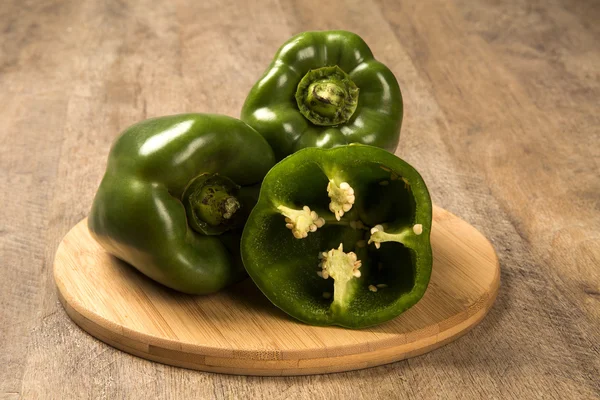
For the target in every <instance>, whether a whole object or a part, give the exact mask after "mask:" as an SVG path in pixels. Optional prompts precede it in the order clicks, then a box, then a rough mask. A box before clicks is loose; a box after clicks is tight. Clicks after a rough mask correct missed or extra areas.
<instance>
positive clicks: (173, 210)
mask: <svg viewBox="0 0 600 400" xmlns="http://www.w3.org/2000/svg"><path fill="white" fill-rule="evenodd" d="M274 163H275V159H274V155H273V152H272V150H271V148H270V147H269V145H268V143H267V142H266V141H265V139H264V138H263V137H262V136H261V135H259V134H258V133H257V132H256V131H255V130H254V129H252V128H251V127H249V126H248V125H246V124H245V123H243V122H242V121H239V120H237V119H234V118H231V117H226V116H222V115H210V114H184V115H174V116H168V117H162V118H156V119H151V120H147V121H143V122H140V123H138V124H136V125H133V126H131V127H130V128H128V129H127V130H125V131H124V132H123V133H122V134H121V136H120V137H119V138H118V139H117V140H116V142H115V143H114V145H113V147H112V149H111V151H110V155H109V158H108V166H107V168H106V174H105V175H104V178H103V180H102V183H101V184H100V187H99V189H98V192H97V194H96V197H95V199H94V203H93V205H92V210H91V212H90V215H89V219H88V226H89V230H90V232H91V233H92V235H93V236H94V238H95V239H96V240H97V241H98V242H99V243H100V244H101V245H102V246H103V247H104V248H105V249H106V250H107V251H108V252H109V253H110V254H113V255H114V256H116V257H118V258H120V259H122V260H124V261H126V262H128V263H129V264H131V265H133V266H134V267H135V268H137V269H138V270H139V271H140V272H142V273H143V274H145V275H147V276H148V277H150V278H152V279H154V280H155V281H157V282H160V283H162V284H163V285H166V286H168V287H170V288H173V289H175V290H179V291H181V292H186V293H193V294H205V293H211V292H215V291H217V290H219V289H221V288H223V287H225V286H227V285H228V284H230V283H233V282H235V281H237V280H239V279H241V278H242V277H243V276H244V275H245V273H244V268H243V266H242V263H241V258H240V255H239V240H240V236H241V231H242V227H243V224H244V222H245V220H246V218H247V216H248V214H249V212H250V209H251V208H252V207H253V206H254V204H255V203H256V199H257V197H258V189H259V186H258V185H256V184H259V183H260V181H261V180H262V178H263V177H264V176H265V174H266V173H267V171H268V170H269V168H271V167H272V166H273V164H274ZM252 185H255V186H252Z"/></svg>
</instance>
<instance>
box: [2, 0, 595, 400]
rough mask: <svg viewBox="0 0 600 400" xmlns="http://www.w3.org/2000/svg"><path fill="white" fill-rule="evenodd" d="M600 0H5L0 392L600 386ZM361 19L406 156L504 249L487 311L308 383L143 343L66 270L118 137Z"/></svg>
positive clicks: (488, 393) (475, 390) (444, 392)
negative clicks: (375, 360) (184, 362)
mask: <svg viewBox="0 0 600 400" xmlns="http://www.w3.org/2000/svg"><path fill="white" fill-rule="evenodd" d="M599 20H600V4H599V3H598V1H597V0H579V1H568V0H551V1H525V0H499V1H491V0H483V1H478V2H473V1H466V0H451V1H442V0H431V1H418V0H406V1H402V2H398V1H392V0H361V1H355V0H348V1H335V0H332V1H329V2H323V1H317V0H305V1H302V2H295V1H291V0H268V1H264V2H260V3H259V2H255V1H249V2H242V1H234V0H224V1H216V0H208V1H201V2H200V1H189V0H175V1H149V0H139V1H136V2H128V1H124V0H107V1H102V2H99V1H98V2H95V1H75V0H26V1H22V0H6V1H4V2H3V3H2V7H0V32H1V33H0V397H6V398H10V399H12V398H27V399H28V398H59V399H67V398H95V399H109V398H110V399H118V398H139V399H148V398H157V399H166V398H207V399H214V398H256V399H259V398H267V399H269V400H273V399H325V398H327V399H331V398H352V399H370V400H371V399H374V398H407V399H416V398H427V399H435V398H442V399H463V398H486V399H500V398H501V399H539V398H544V399H552V398H556V399H563V398H572V399H594V398H600V380H599V379H598V376H600V295H599V293H600V269H599V268H598V265H600V202H599V200H598V199H599V198H600V179H598V176H600V165H599V164H600V146H599V145H598V143H599V141H600V114H599V113H598V99H599V98H600V76H599V70H598V67H597V66H598V65H600V48H599V47H598V43H599V42H600V25H599V24H598V23H597V21H599ZM310 29H348V30H352V31H355V32H356V33H358V34H360V35H361V36H362V37H363V38H364V39H365V40H366V41H367V43H369V45H370V47H371V48H372V50H373V52H374V54H375V55H376V57H377V58H378V59H380V60H381V61H382V62H384V63H385V64H386V65H388V66H389V67H390V68H391V70H392V71H393V72H394V74H395V75H396V76H397V77H398V80H399V83H400V87H401V88H402V93H403V96H404V101H405V117H404V122H403V127H402V137H401V139H400V146H399V148H398V150H397V152H396V154H398V155H400V156H401V157H403V158H405V159H406V160H407V161H409V162H410V163H411V164H412V165H414V166H415V167H416V168H417V169H418V170H419V172H420V173H421V174H422V175H423V177H424V179H425V181H426V182H427V184H428V187H429V189H430V192H431V194H432V197H433V198H434V201H435V203H436V204H438V205H439V206H441V207H443V208H445V209H447V210H449V211H451V212H452V213H454V214H456V215H458V216H459V217H461V218H462V219H464V220H465V221H467V222H469V223H470V224H472V225H473V226H475V227H476V228H477V229H479V230H480V231H481V232H482V233H483V234H484V235H485V236H486V237H487V238H489V239H490V241H491V242H492V244H493V245H494V247H495V249H496V252H497V254H498V258H499V260H500V265H501V267H502V276H501V281H502V287H501V289H500V292H499V294H498V298H497V300H496V302H495V304H494V306H493V307H492V309H491V310H490V313H489V314H488V316H487V317H486V319H485V320H484V321H483V322H482V323H481V324H480V325H479V326H478V327H476V328H475V329H473V330H472V331H471V332H470V333H468V334H467V335H465V336H464V337H463V338H461V339H459V340H457V341H455V342H453V343H452V344H449V345H447V346H444V347H442V348H440V349H438V350H436V351H435V352H431V353H428V354H425V355H423V356H420V357H416V358H412V359H409V360H405V361H401V362H398V363H394V364H391V365H386V366H381V367H377V368H370V369H365V370H362V371H356V372H348V373H342V374H335V375H327V376H324V377H323V376H319V375H315V376H308V377H285V378H281V377H280V378H269V377H242V376H228V375H219V374H210V373H202V372H197V371H190V370H186V369H180V368H176V367H169V366H165V365H162V364H156V363H152V362H148V361H145V360H142V359H139V358H137V357H131V356H129V355H127V354H124V353H123V352H121V351H117V350H114V349H113V348H112V347H110V346H107V345H105V344H104V343H102V342H100V341H98V340H95V339H93V338H91V337H90V336H89V335H87V334H86V333H84V332H82V331H81V329H79V328H78V327H77V326H75V325H74V324H73V323H72V322H71V321H70V320H69V318H68V316H67V315H66V313H65V312H64V311H63V308H62V307H61V305H60V303H59V301H58V296H57V293H56V290H55V285H54V280H53V277H52V268H51V266H52V260H53V257H54V254H55V252H56V249H57V247H58V245H59V243H60V241H61V239H62V238H63V237H64V236H65V234H66V233H67V232H68V231H69V230H70V229H71V228H72V227H73V226H74V225H75V224H76V223H77V222H78V221H80V220H81V219H82V218H84V217H85V216H86V215H87V214H88V212H89V208H90V204H91V201H92V198H93V195H94V193H95V191H96V189H97V187H98V184H99V182H100V179H101V177H102V174H103V173H104V168H105V165H106V156H107V154H108V150H109V148H110V144H111V142H112V140H113V139H114V138H115V136H116V135H117V134H118V132H119V131H121V130H122V129H124V128H125V127H127V126H128V125H130V124H133V123H135V122H137V121H139V120H141V119H144V118H146V117H152V116H158V115H164V114H169V113H178V112H188V111H190V112H192V111H201V112H220V113H225V114H229V115H232V116H237V115H239V110H240V108H241V106H242V103H243V101H244V97H245V94H246V93H247V91H248V90H249V89H250V87H251V86H252V85H253V83H254V82H255V81H256V79H258V78H259V76H260V75H261V73H262V72H263V71H264V69H265V68H266V65H267V64H268V63H269V61H270V59H271V57H272V55H273V54H274V52H275V51H276V49H277V47H278V46H279V45H280V44H281V43H283V42H284V41H285V40H286V39H287V38H288V37H289V36H291V35H292V34H294V33H297V32H300V31H303V30H310Z"/></svg>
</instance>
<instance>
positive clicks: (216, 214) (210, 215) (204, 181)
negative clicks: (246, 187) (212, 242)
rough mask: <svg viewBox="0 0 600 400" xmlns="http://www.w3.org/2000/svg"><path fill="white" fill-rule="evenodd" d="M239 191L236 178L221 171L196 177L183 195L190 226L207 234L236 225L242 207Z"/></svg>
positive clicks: (217, 232) (218, 232) (221, 231)
mask: <svg viewBox="0 0 600 400" xmlns="http://www.w3.org/2000/svg"><path fill="white" fill-rule="evenodd" d="M238 190H239V186H238V185H236V184H235V183H234V182H233V181H231V180H230V179H229V178H227V177H224V176H219V175H217V174H203V175H200V176H198V177H196V178H194V179H193V180H192V181H191V182H190V183H189V184H188V186H187V188H186V189H185V191H184V193H183V196H182V202H183V204H184V207H185V211H186V215H187V217H188V223H189V225H190V227H191V228H192V229H194V230H195V231H197V232H199V233H203V234H205V235H218V234H221V233H223V232H225V231H227V230H229V229H231V228H232V227H233V226H235V224H236V218H235V216H236V212H237V211H238V210H239V209H240V208H241V204H240V201H239V200H238V199H237V197H236V194H237V192H238Z"/></svg>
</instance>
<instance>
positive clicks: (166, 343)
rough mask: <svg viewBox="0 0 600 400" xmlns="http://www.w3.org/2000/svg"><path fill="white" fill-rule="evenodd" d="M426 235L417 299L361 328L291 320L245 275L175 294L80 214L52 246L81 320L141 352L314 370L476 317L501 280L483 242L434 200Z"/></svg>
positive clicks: (232, 369)
mask: <svg viewBox="0 0 600 400" xmlns="http://www.w3.org/2000/svg"><path fill="white" fill-rule="evenodd" d="M431 242H432V248H433V255H434V265H433V273H432V278H431V282H430V284H429V287H428V290H427V292H426V293H425V295H424V296H423V299H422V300H421V301H420V302H419V303H417V305H416V306H414V307H413V308H411V309H410V310H408V311H407V312H405V313H404V314H402V315H401V316H400V317H398V318H396V319H394V320H393V321H391V322H388V323H386V324H383V325H380V326H377V327H373V328H370V329H363V330H350V329H341V328H336V327H314V326H309V325H305V324H302V323H299V322H297V321H294V320H292V319H291V318H289V317H287V316H286V315H285V314H284V313H282V312H281V311H280V310H278V309H277V308H276V307H275V306H273V305H270V304H269V302H268V301H266V299H265V298H264V297H263V296H262V294H261V293H260V291H259V290H258V289H257V288H256V287H255V286H254V285H253V284H252V282H251V281H250V280H249V279H248V280H246V281H245V282H242V283H240V284H238V285H236V286H234V287H232V288H231V289H229V290H227V291H223V292H220V293H217V294H214V295H211V296H186V295H182V294H178V293H176V292H174V291H172V290H169V289H166V288H164V287H163V286H161V285H157V284H154V283H153V282H152V281H150V280H149V279H147V278H146V277H144V276H143V275H142V274H140V273H138V272H137V271H135V270H134V269H133V268H131V267H129V266H127V265H126V264H125V263H123V262H121V261H119V260H117V259H116V258H114V257H111V256H110V255H109V254H107V253H106V252H105V251H104V250H103V249H102V247H100V245H98V243H96V241H95V240H94V239H93V238H92V237H91V236H90V234H89V231H88V229H87V220H86V219H84V220H83V221H81V222H79V223H78V224H77V225H76V226H75V227H73V229H71V230H70V231H69V233H67V235H66V236H65V238H64V239H63V240H62V242H61V243H60V245H59V246H58V250H57V253H56V256H55V260H54V279H55V281H56V285H57V287H58V295H59V298H60V299H61V302H62V304H63V306H64V307H65V309H66V311H67V314H68V315H69V316H70V317H71V318H72V319H73V320H74V321H75V322H76V323H77V324H78V325H79V326H80V327H82V328H83V329H84V330H85V331H87V332H88V333H90V334H91V335H92V336H95V337H96V338H98V339H100V340H102V341H103V342H105V343H108V344H110V345H112V346H114V347H116V348H119V349H121V350H124V351H126V352H128V353H131V354H135V355H137V356H140V357H142V358H147V359H150V360H154V361H159V362H163V363H165V364H170V365H175V366H181V367H186V368H191V369H198V370H202V371H210V372H223V373H228V374H239V375H309V374H322V373H328V372H340V371H351V370H356V369H362V368H367V367H372V366H377V365H381V364H386V363H390V362H393V361H398V360H402V359H405V358H408V357H412V356H415V355H420V354H423V353H425V352H427V351H430V350H433V349H435V348H437V347H439V346H441V345H443V344H446V343H449V342H450V341H452V340H454V339H456V338H457V337H459V336H462V335H463V334H465V333H466V332H467V331H468V330H470V329H472V328H473V327H474V326H475V325H476V324H477V323H479V322H480V321H481V320H482V319H483V317H484V316H485V315H486V314H487V312H488V311H489V309H490V308H491V306H492V304H493V302H494V300H495V299H496V295H497V293H498V286H499V283H500V269H499V265H498V258H497V257H496V253H495V252H494V249H493V247H492V246H491V244H490V243H489V242H488V241H487V240H486V239H485V238H484V237H483V236H482V235H481V234H480V233H479V232H478V231H477V230H476V229H475V228H473V227H472V226H471V225H469V224H467V223H466V222H464V221H462V220H461V219H460V218H457V217H456V216H454V215H452V214H451V213H449V212H447V211H445V210H442V209H440V208H438V207H435V208H434V219H433V227H432V233H431Z"/></svg>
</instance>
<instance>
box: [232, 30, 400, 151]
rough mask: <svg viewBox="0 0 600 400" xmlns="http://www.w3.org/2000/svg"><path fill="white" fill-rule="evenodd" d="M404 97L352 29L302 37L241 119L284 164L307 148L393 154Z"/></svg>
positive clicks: (285, 51)
mask: <svg viewBox="0 0 600 400" xmlns="http://www.w3.org/2000/svg"><path fill="white" fill-rule="evenodd" d="M402 112H403V106H402V95H401V93H400V88H399V86H398V82H397V81H396V78H395V77H394V75H393V73H392V72H391V71H390V70H389V69H388V68H387V67H386V66H385V65H383V64H382V63H380V62H379V61H377V60H375V59H374V58H373V54H372V53H371V50H370V49H369V47H368V46H367V44H366V43H365V42H364V41H363V40H362V39H361V38H360V37H359V36H358V35H356V34H354V33H351V32H346V31H324V32H304V33H301V34H299V35H296V36H294V37H292V38H291V39H290V40H289V41H287V42H286V43H284V44H283V46H281V48H280V49H279V50H278V52H277V53H276V54H275V58H274V60H273V62H272V63H271V65H270V66H269V68H267V70H266V72H265V74H264V75H263V77H262V78H261V79H260V80H259V81H258V82H257V83H256V84H255V85H254V87H253V88H252V90H251V91H250V93H249V94H248V97H247V99H246V102H245V103H244V106H243V108H242V113H241V118H242V120H243V121H245V122H246V123H247V124H248V125H250V126H252V127H253V128H254V129H256V130H257V131H258V132H260V133H261V134H262V135H263V136H264V137H265V138H266V139H267V141H268V142H269V144H270V145H271V147H273V150H274V151H275V155H276V157H277V159H278V160H280V159H282V158H283V157H285V156H287V155H289V154H291V153H293V152H295V151H297V150H299V149H302V148H305V147H323V148H329V147H335V146H340V145H345V144H348V143H362V144H367V145H372V146H377V147H381V148H383V149H386V150H388V151H390V152H394V150H395V149H396V146H397V144H398V140H399V137H400V126H401V124H402Z"/></svg>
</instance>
